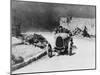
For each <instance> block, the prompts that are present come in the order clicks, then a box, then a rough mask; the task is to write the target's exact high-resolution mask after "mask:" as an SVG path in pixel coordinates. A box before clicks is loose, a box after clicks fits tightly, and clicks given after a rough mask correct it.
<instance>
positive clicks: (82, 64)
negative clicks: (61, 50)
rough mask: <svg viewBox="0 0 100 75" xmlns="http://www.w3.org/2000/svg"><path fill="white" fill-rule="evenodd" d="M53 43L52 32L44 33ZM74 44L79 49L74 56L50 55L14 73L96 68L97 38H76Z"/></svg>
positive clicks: (75, 50)
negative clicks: (50, 56)
mask: <svg viewBox="0 0 100 75" xmlns="http://www.w3.org/2000/svg"><path fill="white" fill-rule="evenodd" d="M42 34H43V35H45V37H46V38H47V39H48V40H49V41H50V43H51V44H52V45H53V43H54V39H53V38H54V36H53V35H52V33H42ZM74 44H75V45H76V46H77V49H74V52H75V53H76V54H75V55H73V56H67V55H64V56H54V57H52V58H49V57H48V56H45V57H43V58H42V59H40V60H38V61H36V62H33V63H32V64H29V65H28V66H26V67H24V68H21V69H19V70H16V71H14V72H13V73H30V72H45V71H60V70H76V69H91V68H95V40H94V39H86V38H85V39H81V38H74Z"/></svg>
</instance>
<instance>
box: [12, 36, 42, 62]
mask: <svg viewBox="0 0 100 75" xmlns="http://www.w3.org/2000/svg"><path fill="white" fill-rule="evenodd" d="M17 43H21V40H20V39H18V38H15V37H12V54H14V55H15V57H19V56H22V57H23V58H24V59H25V60H26V59H28V58H30V57H32V56H34V55H36V54H38V53H39V52H41V51H42V49H40V48H38V47H35V46H33V45H24V44H22V45H14V44H17Z"/></svg>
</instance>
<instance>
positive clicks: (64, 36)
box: [48, 29, 73, 57]
mask: <svg viewBox="0 0 100 75" xmlns="http://www.w3.org/2000/svg"><path fill="white" fill-rule="evenodd" d="M72 47H73V38H72V36H71V33H70V31H68V30H67V29H64V31H62V32H61V31H59V33H56V34H55V46H54V48H52V47H51V45H50V44H49V45H48V56H49V57H52V56H54V54H55V53H56V54H57V55H72V54H73V53H72Z"/></svg>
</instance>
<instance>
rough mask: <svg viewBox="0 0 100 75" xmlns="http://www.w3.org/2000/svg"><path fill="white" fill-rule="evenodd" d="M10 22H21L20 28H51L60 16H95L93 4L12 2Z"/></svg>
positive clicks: (14, 23) (55, 24)
mask: <svg viewBox="0 0 100 75" xmlns="http://www.w3.org/2000/svg"><path fill="white" fill-rule="evenodd" d="M11 12H12V24H13V25H16V24H21V25H22V29H28V28H29V29H34V30H35V28H40V29H42V30H44V29H47V30H52V29H53V28H54V27H56V26H57V25H58V19H59V17H60V16H72V17H80V18H95V6H87V5H86V6H83V5H72V4H55V3H39V2H27V1H26V2H25V1H13V2H12V10H11Z"/></svg>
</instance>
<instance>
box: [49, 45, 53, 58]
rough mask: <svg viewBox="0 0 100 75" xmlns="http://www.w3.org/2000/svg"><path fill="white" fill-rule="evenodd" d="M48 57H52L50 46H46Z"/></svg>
mask: <svg viewBox="0 0 100 75" xmlns="http://www.w3.org/2000/svg"><path fill="white" fill-rule="evenodd" d="M48 57H50V58H51V57H52V47H51V45H50V44H48Z"/></svg>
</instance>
